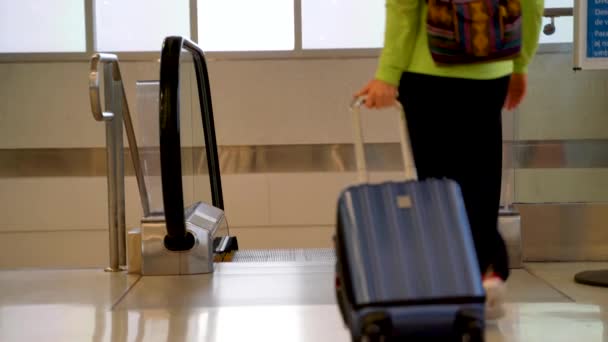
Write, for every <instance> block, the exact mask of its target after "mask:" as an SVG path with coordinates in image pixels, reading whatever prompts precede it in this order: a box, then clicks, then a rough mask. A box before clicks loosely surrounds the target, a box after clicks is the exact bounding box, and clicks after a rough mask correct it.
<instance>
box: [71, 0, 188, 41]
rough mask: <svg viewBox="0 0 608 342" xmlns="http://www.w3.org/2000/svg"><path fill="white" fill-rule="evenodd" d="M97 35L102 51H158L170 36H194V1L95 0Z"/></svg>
mask: <svg viewBox="0 0 608 342" xmlns="http://www.w3.org/2000/svg"><path fill="white" fill-rule="evenodd" d="M80 1H81V2H82V0H80ZM95 32H96V37H95V38H96V50H98V51H158V50H160V48H161V46H162V43H163V39H164V38H165V37H167V36H172V35H177V36H184V37H190V1H189V0H95Z"/></svg>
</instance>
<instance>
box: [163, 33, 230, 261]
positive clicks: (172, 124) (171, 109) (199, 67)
mask: <svg viewBox="0 0 608 342" xmlns="http://www.w3.org/2000/svg"><path fill="white" fill-rule="evenodd" d="M182 49H185V50H187V51H189V52H190V53H191V54H192V57H193V60H194V68H195V72H196V80H197V86H198V97H199V102H200V107H201V116H202V121H203V130H204V135H205V150H206V153H207V167H208V168H209V181H210V183H211V198H212V205H213V206H214V207H217V208H219V209H222V210H223V209H224V200H223V196H222V181H221V177H220V165H219V158H218V153H217V143H216V138H215V124H214V121H213V106H212V104H211V89H210V86H209V74H208V70H207V63H206V60H205V55H204V52H203V50H202V49H201V48H200V47H199V46H198V45H196V44H195V43H194V42H192V41H190V40H188V39H186V38H183V37H175V36H172V37H167V38H165V41H164V42H163V48H162V52H161V59H160V115H159V124H160V162H161V180H162V189H163V205H164V211H165V221H166V224H167V236H166V237H165V246H166V247H167V249H169V250H172V251H185V250H189V249H190V248H192V246H193V245H194V240H193V237H192V236H191V235H190V234H189V233H188V232H187V231H186V225H185V217H184V194H183V187H182V186H183V185H182V164H181V161H182V160H181V142H180V124H179V122H180V120H179V115H180V112H179V110H180V96H179V86H180V81H179V75H180V72H179V71H180V61H181V55H182Z"/></svg>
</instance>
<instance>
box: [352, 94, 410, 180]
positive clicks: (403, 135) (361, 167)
mask: <svg viewBox="0 0 608 342" xmlns="http://www.w3.org/2000/svg"><path fill="white" fill-rule="evenodd" d="M365 99H366V98H365V96H361V97H357V98H355V99H354V100H353V102H352V103H351V105H350V111H351V113H352V116H353V133H354V138H355V160H356V163H357V173H358V176H359V181H360V182H362V183H367V182H369V172H368V171H367V162H366V160H365V147H364V145H363V129H362V127H361V106H362V105H363V104H364V103H365ZM396 106H397V107H398V108H399V111H398V114H399V125H398V126H399V140H400V143H401V155H402V157H403V164H404V167H405V179H406V180H418V174H417V172H416V164H415V163H414V158H413V156H412V150H411V143H410V138H409V134H408V130H407V120H406V117H405V111H404V110H403V106H401V104H400V103H399V102H398V101H397V105H396Z"/></svg>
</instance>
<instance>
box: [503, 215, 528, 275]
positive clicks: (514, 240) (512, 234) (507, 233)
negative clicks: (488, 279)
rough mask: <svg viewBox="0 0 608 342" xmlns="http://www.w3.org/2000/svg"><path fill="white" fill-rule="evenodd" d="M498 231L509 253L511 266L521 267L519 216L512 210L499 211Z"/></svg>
mask: <svg viewBox="0 0 608 342" xmlns="http://www.w3.org/2000/svg"><path fill="white" fill-rule="evenodd" d="M498 231H499V232H500V234H501V235H502V237H503V239H504V240H505V244H506V245H507V252H508V253H509V265H510V267H511V268H521V267H522V266H523V260H522V242H521V216H520V215H519V213H517V212H514V211H508V212H501V214H500V216H499V218H498Z"/></svg>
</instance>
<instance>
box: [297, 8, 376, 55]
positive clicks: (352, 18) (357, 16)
mask: <svg viewBox="0 0 608 342" xmlns="http://www.w3.org/2000/svg"><path fill="white" fill-rule="evenodd" d="M384 21H385V5H384V1H378V0H302V46H303V48H305V49H343V48H380V47H382V46H383V42H384V39H383V38H384Z"/></svg>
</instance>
